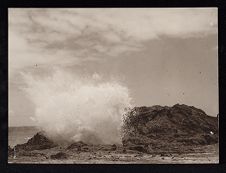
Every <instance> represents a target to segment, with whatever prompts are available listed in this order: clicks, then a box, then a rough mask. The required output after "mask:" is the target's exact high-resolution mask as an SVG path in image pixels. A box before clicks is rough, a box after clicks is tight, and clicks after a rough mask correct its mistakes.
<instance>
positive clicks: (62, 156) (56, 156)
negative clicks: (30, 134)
mask: <svg viewBox="0 0 226 173" xmlns="http://www.w3.org/2000/svg"><path fill="white" fill-rule="evenodd" d="M50 158H51V159H60V160H61V159H67V158H68V155H67V154H66V153H64V152H59V153H57V154H53V155H51V156H50Z"/></svg>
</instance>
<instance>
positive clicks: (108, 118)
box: [22, 69, 131, 144]
mask: <svg viewBox="0 0 226 173" xmlns="http://www.w3.org/2000/svg"><path fill="white" fill-rule="evenodd" d="M22 75H23V78H24V80H25V83H26V87H25V88H23V89H24V90H25V92H26V94H27V95H28V97H29V98H30V99H31V101H32V102H33V103H34V105H35V108H36V109H35V115H34V116H33V117H32V119H33V120H34V121H35V122H36V123H37V125H38V126H39V127H40V128H41V129H42V130H44V131H45V132H46V133H47V135H48V136H49V137H51V138H52V139H55V140H57V141H80V140H81V141H85V142H91V143H95V142H96V143H105V144H111V143H121V135H120V130H121V126H122V118H123V115H124V114H125V112H126V110H128V109H127V108H130V107H131V105H130V103H131V98H130V96H129V91H128V89H127V88H126V87H125V86H123V85H122V84H120V83H119V82H117V81H112V80H110V81H106V80H102V79H101V77H100V75H98V74H96V73H95V74H93V75H91V76H89V77H88V76H86V77H81V76H78V75H74V74H73V75H72V74H70V73H67V72H65V71H62V70H59V69H58V70H56V71H55V72H54V73H53V74H52V75H49V76H45V77H40V76H39V77H38V76H35V77H34V76H33V75H31V74H24V73H23V74H22Z"/></svg>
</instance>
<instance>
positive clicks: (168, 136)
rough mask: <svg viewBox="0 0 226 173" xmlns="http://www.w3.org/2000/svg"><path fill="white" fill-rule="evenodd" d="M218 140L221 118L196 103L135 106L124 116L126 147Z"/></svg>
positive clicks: (176, 145)
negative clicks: (219, 120) (208, 113)
mask: <svg viewBox="0 0 226 173" xmlns="http://www.w3.org/2000/svg"><path fill="white" fill-rule="evenodd" d="M217 142H218V119H217V118H216V117H211V116H208V115H206V113H205V112H204V111H202V110H201V109H198V108H195V107H193V106H187V105H179V104H176V105H174V106H172V107H167V106H164V107H163V106H152V107H135V108H133V109H132V110H131V111H130V112H129V113H127V115H126V116H125V119H124V125H123V138H122V143H123V145H124V146H125V147H127V148H130V149H134V150H138V151H142V152H145V151H148V150H150V149H155V150H160V149H163V150H167V149H170V148H180V149H182V148H183V146H194V145H197V146H198V145H209V144H214V143H217Z"/></svg>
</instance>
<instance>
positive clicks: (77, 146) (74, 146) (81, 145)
mask: <svg viewBox="0 0 226 173" xmlns="http://www.w3.org/2000/svg"><path fill="white" fill-rule="evenodd" d="M86 146H88V145H87V144H86V143H84V142H82V141H78V142H74V143H72V144H71V145H69V146H68V147H67V149H68V150H74V149H76V150H77V151H81V150H82V149H83V148H86Z"/></svg>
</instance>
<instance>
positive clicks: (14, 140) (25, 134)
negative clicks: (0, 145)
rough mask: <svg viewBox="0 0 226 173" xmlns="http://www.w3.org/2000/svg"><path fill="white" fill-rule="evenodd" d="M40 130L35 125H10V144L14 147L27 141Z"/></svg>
mask: <svg viewBox="0 0 226 173" xmlns="http://www.w3.org/2000/svg"><path fill="white" fill-rule="evenodd" d="M38 131H40V130H39V129H38V128H37V127H35V126H22V127H9V132H8V142H9V144H8V145H9V146H10V147H14V146H15V145H17V144H23V143H26V142H27V141H28V140H29V139H30V138H31V137H33V136H34V135H35V134H36V133H37V132H38Z"/></svg>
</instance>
